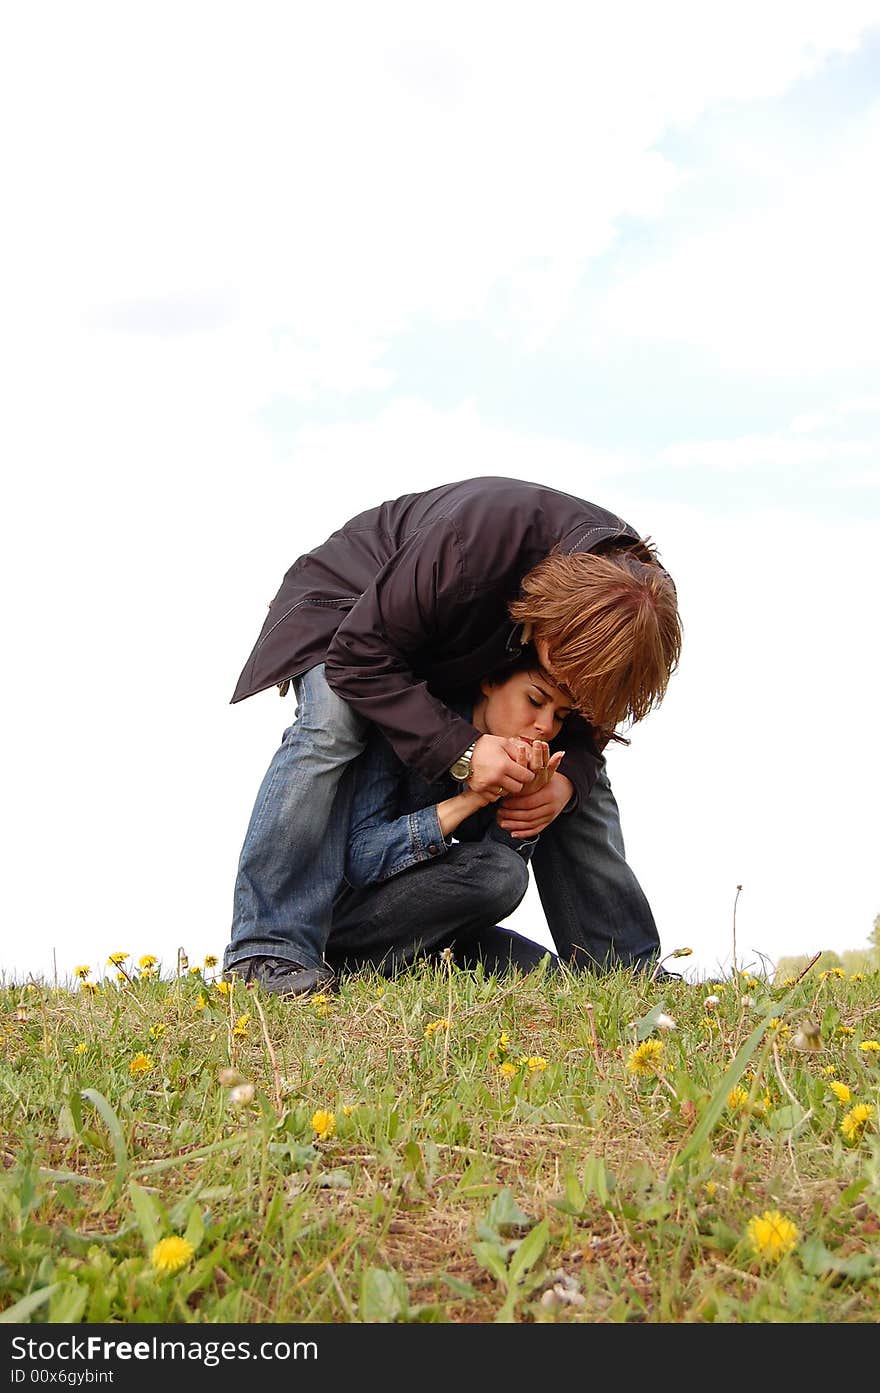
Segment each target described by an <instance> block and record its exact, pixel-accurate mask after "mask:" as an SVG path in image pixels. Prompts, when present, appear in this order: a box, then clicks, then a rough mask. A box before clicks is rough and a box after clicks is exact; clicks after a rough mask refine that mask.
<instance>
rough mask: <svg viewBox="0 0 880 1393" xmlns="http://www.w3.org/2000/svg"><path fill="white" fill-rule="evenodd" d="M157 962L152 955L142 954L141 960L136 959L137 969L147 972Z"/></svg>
mask: <svg viewBox="0 0 880 1393" xmlns="http://www.w3.org/2000/svg"><path fill="white" fill-rule="evenodd" d="M158 961H159V959H158V958H157V957H155V955H154V954H153V953H144V956H143V957H142V958H138V967H139V968H141V969H142V970H144V969H146V971H147V972H149V970H150V968H151V967H155V966H156V963H157V962H158Z"/></svg>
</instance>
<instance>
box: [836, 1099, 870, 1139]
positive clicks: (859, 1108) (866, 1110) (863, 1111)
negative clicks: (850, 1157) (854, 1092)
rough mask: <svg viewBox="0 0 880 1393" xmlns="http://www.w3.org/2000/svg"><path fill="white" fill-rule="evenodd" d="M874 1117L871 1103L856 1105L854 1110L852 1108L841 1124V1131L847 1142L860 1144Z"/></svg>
mask: <svg viewBox="0 0 880 1393" xmlns="http://www.w3.org/2000/svg"><path fill="white" fill-rule="evenodd" d="M873 1116H874V1109H873V1107H872V1106H871V1104H870V1103H856V1105H855V1107H854V1108H850V1110H849V1112H848V1113H846V1114H845V1115H844V1117H843V1120H842V1121H841V1124H840V1130H841V1132H842V1133H843V1135H844V1136H845V1137H846V1139H847V1141H849V1142H853V1143H855V1142H860V1141H861V1140H862V1137H863V1136H864V1135H865V1128H866V1127H867V1125H868V1123H869V1122H870V1121H871V1118H872V1117H873Z"/></svg>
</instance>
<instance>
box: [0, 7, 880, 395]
mask: <svg viewBox="0 0 880 1393" xmlns="http://www.w3.org/2000/svg"><path fill="white" fill-rule="evenodd" d="M877 14H878V11H877V7H876V5H874V4H861V3H851V4H848V5H837V6H835V7H834V8H833V10H832V9H830V8H829V7H827V6H823V5H803V4H801V5H794V4H785V5H777V6H772V7H770V8H769V9H768V8H767V7H766V6H759V5H757V4H745V5H740V6H738V7H737V8H736V10H735V11H725V10H723V9H721V10H719V9H718V8H717V7H711V8H707V7H706V6H705V5H701V4H697V3H678V4H674V5H671V6H665V7H663V8H662V9H658V8H657V7H656V6H653V5H648V4H643V5H637V6H635V7H627V8H626V9H625V10H621V11H617V10H615V9H614V8H613V7H604V8H602V9H600V8H599V7H593V6H590V7H586V8H585V7H583V6H579V5H572V4H549V5H548V6H546V7H545V9H544V10H542V15H541V22H540V25H536V24H535V23H534V17H533V15H532V14H531V13H530V12H527V11H522V12H517V11H516V10H511V8H510V7H509V6H503V7H502V6H495V5H488V6H465V5H462V4H446V5H444V6H443V7H442V9H441V8H439V7H438V8H437V9H436V10H435V9H434V8H432V7H430V6H429V7H427V8H425V7H421V6H416V7H414V6H411V5H392V4H381V3H380V4H377V5H375V6H370V7H369V8H368V9H364V8H363V7H360V6H356V5H353V4H352V5H342V6H341V7H337V6H332V7H329V8H328V9H327V11H326V12H325V11H323V10H322V9H321V7H306V6H290V5H281V4H255V5H253V6H251V7H249V9H248V14H247V19H246V21H245V19H244V16H243V14H242V13H241V12H240V11H236V10H235V9H234V8H225V7H222V6H217V5H212V6H201V5H193V6H187V7H183V8H181V7H180V6H173V7H171V6H165V5H161V4H157V5H154V6H151V9H150V18H149V23H146V22H143V23H139V22H137V21H136V19H135V18H134V17H133V16H132V15H131V13H130V12H129V11H128V10H126V9H125V7H119V6H104V5H89V4H85V5H83V6H78V7H77V10H76V13H75V15H74V13H73V11H70V10H67V9H65V8H64V7H61V6H59V7H57V10H56V11H55V13H54V15H53V23H52V25H51V26H50V27H48V28H47V27H46V25H45V24H44V23H43V19H42V12H41V14H40V16H37V15H36V14H34V15H32V16H30V17H29V16H28V13H27V12H26V11H24V12H22V13H20V14H19V15H18V16H17V17H16V19H15V22H14V23H15V28H14V33H13V39H14V45H13V51H14V52H15V54H16V63H15V64H14V65H11V68H12V70H11V71H10V73H9V74H8V79H9V81H8V85H7V90H6V93H5V97H4V100H5V104H6V111H7V115H8V117H9V119H10V121H11V122H12V124H14V126H15V128H16V129H17V130H19V131H21V132H23V133H24V138H23V139H22V140H20V141H17V142H16V143H15V147H14V149H13V151H12V152H11V161H12V163H11V169H10V173H9V180H8V193H9V195H10V196H11V198H12V200H13V201H17V203H18V206H19V209H20V212H21V214H22V216H21V217H20V219H19V220H18V222H17V224H14V225H13V226H12V227H11V228H9V229H8V231H9V232H10V233H11V235H12V240H13V248H12V253H13V254H12V255H11V257H10V260H11V261H13V262H14V263H15V265H16V276H15V278H14V280H13V282H12V284H11V285H10V287H9V290H10V295H9V298H8V301H7V306H6V311H5V312H6V315H7V317H8V318H9V317H11V318H12V319H13V321H14V320H15V318H16V317H17V316H18V317H20V318H21V320H23V321H33V320H34V318H36V319H37V320H39V321H41V322H42V323H44V324H53V323H57V322H58V321H59V319H65V318H67V319H69V320H72V319H78V318H79V317H80V316H81V315H82V314H83V313H86V314H93V313H97V314H99V315H100V316H102V317H103V318H104V320H105V322H106V321H107V320H108V319H109V320H110V321H112V322H113V324H114V326H115V327H117V328H123V327H126V326H127V327H129V328H132V329H137V328H140V329H143V327H144V325H145V322H146V321H148V320H150V319H151V318H152V319H153V320H154V321H155V322H159V321H162V322H163V323H164V324H165V325H166V327H167V325H168V323H169V317H171V318H174V316H175V315H176V316H177V319H176V321H175V322H177V323H182V322H183V321H184V320H185V319H186V315H187V311H186V306H189V311H188V313H189V316H190V319H192V317H193V313H194V307H195V306H198V305H199V304H201V320H200V322H201V323H202V325H203V327H207V324H206V320H205V313H206V308H207V305H208V303H209V302H210V301H211V299H212V297H215V296H216V297H217V304H218V305H222V304H224V303H226V297H228V299H229V301H230V302H234V303H235V304H236V306H237V313H238V315H239V320H240V323H241V325H242V328H243V332H244V333H246V334H247V335H249V336H250V337H251V339H258V338H262V339H264V340H266V341H267V344H271V343H272V342H274V339H275V336H276V335H277V334H278V333H279V331H280V332H283V334H284V335H286V337H287V340H288V342H289V344H291V345H292V351H293V353H294V357H295V359H296V363H295V364H294V368H293V369H292V380H294V381H295V380H296V378H297V376H298V375H300V373H301V375H302V376H303V377H304V378H305V379H306V380H307V381H309V380H312V379H313V380H314V381H315V383H316V384H318V386H325V385H330V384H332V363H333V362H334V361H337V360H338V361H339V362H340V364H341V367H340V376H339V382H338V383H337V384H336V385H337V386H338V387H339V388H340V389H341V390H349V389H350V387H351V384H352V383H358V382H367V383H369V382H370V381H371V380H373V374H374V372H375V368H376V360H377V357H378V354H379V352H380V351H381V345H383V344H386V343H387V342H388V341H389V339H390V338H391V337H392V336H394V335H395V334H397V333H399V332H400V331H401V329H402V328H403V327H405V326H406V325H408V324H411V323H412V322H413V319H414V318H415V317H418V316H423V317H427V318H428V319H432V320H437V321H444V320H450V319H471V318H474V317H477V316H480V315H482V314H484V313H485V312H486V311H487V308H491V305H492V300H491V297H492V296H493V295H494V296H496V297H498V296H500V301H499V303H503V304H504V305H505V306H506V308H505V309H504V312H503V313H501V314H500V331H501V332H502V333H503V334H505V335H508V336H510V337H512V338H514V339H515V340H516V341H521V342H522V343H524V344H525V345H526V346H527V347H535V346H536V345H538V344H540V343H541V342H543V341H544V340H545V339H546V336H547V335H548V334H549V333H550V332H551V331H552V329H553V327H554V325H556V324H557V323H558V322H559V321H560V319H561V317H562V316H563V315H564V313H565V310H566V307H567V306H568V305H570V303H571V299H572V295H573V292H574V289H575V287H576V286H577V284H578V282H579V279H580V277H581V275H582V272H583V268H584V266H585V265H586V264H587V263H588V261H589V260H590V259H592V258H595V257H597V256H599V255H601V254H602V253H603V252H605V251H607V249H608V248H609V247H611V246H612V245H613V244H614V241H615V238H616V237H617V236H618V232H619V228H620V225H621V219H623V218H626V217H639V218H648V219H653V218H657V217H658V216H660V215H661V214H662V213H663V211H664V209H665V208H666V207H667V204H668V200H669V197H670V195H671V194H672V192H673V191H674V190H675V188H676V187H677V184H678V180H679V171H677V170H676V168H675V167H674V165H673V163H672V162H671V161H670V160H669V159H668V158H666V157H665V156H663V155H662V154H660V153H659V152H658V150H657V148H656V147H657V142H658V140H659V139H660V137H661V136H662V135H663V133H664V132H665V131H667V130H668V129H669V128H670V127H671V126H674V125H676V124H678V125H682V124H686V123H689V122H693V121H694V120H695V119H696V118H697V117H698V116H699V115H700V113H701V112H703V111H705V110H707V109H709V108H711V107H713V106H716V105H717V104H719V103H724V102H732V103H738V102H748V101H752V100H754V99H755V98H757V97H768V96H773V95H775V94H778V93H781V92H783V91H785V90H786V88H787V87H788V86H790V84H792V83H794V82H796V81H797V80H798V79H799V78H802V77H804V76H806V75H809V74H810V73H812V72H815V71H816V70H817V69H818V68H819V67H821V65H822V64H823V63H824V62H825V61H827V59H828V58H829V56H830V55H833V54H835V53H844V52H847V51H850V50H851V49H852V48H853V47H854V46H855V44H856V43H857V41H858V37H859V34H860V33H861V32H862V31H863V29H864V27H865V25H866V24H868V23H869V22H870V21H871V19H872V17H873V18H875V19H876V18H877ZM866 160H867V154H866ZM865 167H866V168H867V165H866V166H865ZM865 208H866V211H867V198H866V202H865ZM755 236H756V239H757V240H758V241H759V240H760V236H759V234H758V232H757V231H756V234H755ZM868 240H869V239H868V230H867V229H866V236H865V244H866V245H867V242H868ZM751 259H754V258H753V257H752V258H751ZM698 261H699V257H698ZM709 265H710V267H711V266H715V265H717V259H716V258H715V257H714V256H712V257H709ZM695 269H696V274H697V277H698V284H699V283H700V281H699V277H700V272H699V265H698V266H697V267H696V268H695ZM704 279H705V276H704ZM649 288H650V287H649ZM621 296H622V298H619V299H618V302H617V308H616V310H615V314H616V316H617V319H618V321H619V322H621V323H624V322H625V323H627V324H628V313H629V312H628V310H627V301H626V294H625V292H621ZM652 296H653V299H654V301H656V303H657V310H656V314H654V315H653V318H654V319H655V320H661V321H662V320H663V319H664V318H665V316H666V309H667V306H668V304H669V297H668V295H667V296H666V297H665V298H664V297H663V296H662V295H661V294H660V293H659V291H658V290H657V289H656V287H655V288H654V289H653V291H652ZM650 303H651V296H649V305H648V311H647V313H648V316H649V318H650V317H651V310H650ZM175 306H176V309H175ZM729 313H732V309H731V310H730V311H729ZM195 317H196V318H199V314H198V313H196V314H195ZM224 322H225V320H224V315H223V313H222V312H218V314H217V315H216V318H215V327H216V328H217V329H218V331H222V327H223V324H224ZM699 328H700V321H699V318H698V319H697V321H696V322H694V323H692V324H691V326H690V328H689V329H688V332H690V333H691V334H696V335H697V337H699ZM628 331H629V329H628ZM644 331H645V329H644V324H642V327H641V328H639V327H638V326H636V332H644ZM309 356H314V357H315V359H316V360H317V364H316V366H315V367H314V368H313V369H312V368H310V367H309V366H308V365H304V366H300V360H302V359H305V358H307V357H309Z"/></svg>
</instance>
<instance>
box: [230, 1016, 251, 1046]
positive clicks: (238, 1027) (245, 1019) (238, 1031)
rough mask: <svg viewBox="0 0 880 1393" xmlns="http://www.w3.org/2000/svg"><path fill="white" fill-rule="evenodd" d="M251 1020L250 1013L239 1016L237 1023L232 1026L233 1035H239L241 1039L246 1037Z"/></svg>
mask: <svg viewBox="0 0 880 1393" xmlns="http://www.w3.org/2000/svg"><path fill="white" fill-rule="evenodd" d="M249 1022H250V1016H249V1015H246V1016H239V1018H238V1020H237V1021H236V1022H235V1025H234V1026H233V1027H232V1033H233V1035H237V1036H238V1038H239V1039H240V1040H243V1039H246V1037H247V1033H248V1024H249Z"/></svg>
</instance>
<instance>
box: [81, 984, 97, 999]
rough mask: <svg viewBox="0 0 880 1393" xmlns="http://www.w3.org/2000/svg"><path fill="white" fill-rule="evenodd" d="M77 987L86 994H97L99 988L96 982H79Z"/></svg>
mask: <svg viewBox="0 0 880 1393" xmlns="http://www.w3.org/2000/svg"><path fill="white" fill-rule="evenodd" d="M79 989H80V991H81V992H85V994H86V996H97V995H98V992H99V991H100V990H101V988H100V987H99V986H98V984H97V982H80V984H79Z"/></svg>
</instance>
